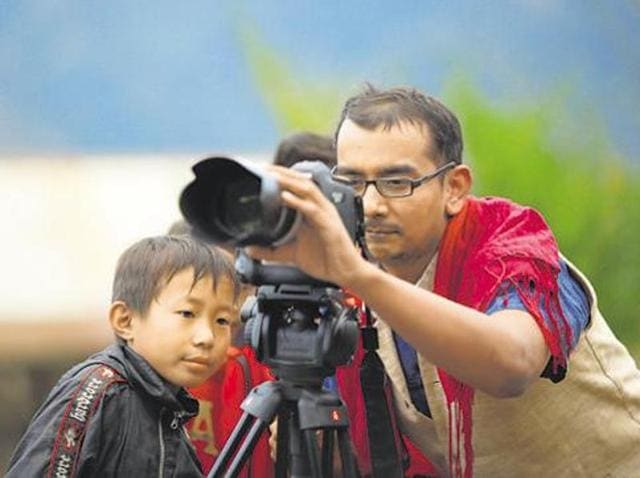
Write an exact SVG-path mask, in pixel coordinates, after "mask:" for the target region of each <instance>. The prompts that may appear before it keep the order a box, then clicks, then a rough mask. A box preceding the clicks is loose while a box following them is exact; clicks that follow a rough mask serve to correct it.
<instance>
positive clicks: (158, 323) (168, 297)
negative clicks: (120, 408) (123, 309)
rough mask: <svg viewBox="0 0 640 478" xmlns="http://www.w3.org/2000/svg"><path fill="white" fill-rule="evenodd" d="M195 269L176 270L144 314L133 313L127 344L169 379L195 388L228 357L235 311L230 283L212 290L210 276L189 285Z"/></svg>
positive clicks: (221, 282) (219, 283) (223, 280)
mask: <svg viewBox="0 0 640 478" xmlns="http://www.w3.org/2000/svg"><path fill="white" fill-rule="evenodd" d="M192 284H193V271H192V269H186V270H183V271H180V272H179V273H177V274H176V275H175V276H174V277H173V278H172V279H171V281H170V282H169V283H168V284H167V285H166V286H165V287H164V288H163V289H162V290H161V291H160V293H159V294H158V296H157V297H156V298H155V299H154V300H153V301H152V302H151V305H150V307H149V310H148V312H147V313H146V316H145V317H141V316H140V315H138V314H134V316H133V318H132V323H131V338H130V339H129V345H130V346H131V348H133V350H135V351H136V352H138V353H139V354H140V355H142V356H143V357H144V358H145V359H146V360H147V361H148V362H149V363H150V364H151V366H152V367H153V368H154V369H155V370H156V372H158V373H159V374H160V375H161V376H162V377H164V378H165V380H167V381H168V382H170V383H172V384H174V385H179V386H182V387H193V386H196V385H199V384H201V383H202V382H204V381H205V380H206V379H207V378H208V377H209V376H211V375H212V374H213V373H214V372H216V371H217V370H218V369H219V368H220V366H221V365H222V364H223V363H224V362H225V360H226V352H227V349H228V347H229V345H230V342H231V328H230V324H231V320H232V318H233V314H234V303H233V284H232V283H231V281H230V280H229V279H228V278H227V277H221V278H220V279H219V280H218V281H217V288H216V289H214V288H213V280H212V278H211V277H210V276H206V277H203V278H202V279H200V280H199V281H198V282H196V283H195V285H193V287H192Z"/></svg>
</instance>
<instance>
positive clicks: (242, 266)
mask: <svg viewBox="0 0 640 478" xmlns="http://www.w3.org/2000/svg"><path fill="white" fill-rule="evenodd" d="M236 271H237V272H238V273H239V274H240V276H241V278H242V280H243V281H246V282H250V283H252V284H256V285H259V286H260V287H259V288H258V291H257V294H256V297H255V298H254V299H249V300H248V301H247V302H246V303H245V305H244V306H243V307H242V311H241V317H242V320H243V321H244V322H245V323H246V325H245V342H247V343H249V344H251V346H252V347H253V348H254V350H255V351H256V356H257V358H258V360H260V361H261V362H262V363H264V364H265V365H267V366H269V367H270V368H271V369H272V371H273V372H274V374H275V375H276V376H277V377H278V378H280V379H283V380H287V381H290V382H293V383H295V384H299V385H306V386H317V387H318V388H319V387H320V385H321V384H322V380H323V379H324V378H325V377H328V376H330V375H333V374H334V373H335V367H336V366H338V365H343V364H346V363H347V362H348V361H349V359H350V358H351V356H352V355H353V353H354V351H355V347H356V344H357V340H358V333H359V327H358V320H357V309H355V308H349V307H346V306H344V305H343V299H344V297H343V293H342V291H341V290H340V289H338V288H337V287H336V286H335V285H333V284H330V283H326V282H322V281H318V280H317V279H315V278H313V277H311V276H308V275H306V274H304V273H302V272H301V271H300V270H298V269H296V268H294V267H288V266H283V265H265V264H262V263H261V262H259V261H256V260H254V259H251V258H249V257H248V256H247V255H246V254H244V252H242V251H239V252H238V254H237V257H236Z"/></svg>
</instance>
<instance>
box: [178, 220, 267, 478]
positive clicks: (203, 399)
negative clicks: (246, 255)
mask: <svg viewBox="0 0 640 478" xmlns="http://www.w3.org/2000/svg"><path fill="white" fill-rule="evenodd" d="M168 232H169V234H173V235H179V236H180V235H189V236H190V235H192V234H193V231H192V229H191V227H190V226H189V225H188V224H187V223H186V222H184V221H178V222H175V223H174V224H173V225H172V226H171V227H170V228H169V231H168ZM183 237H184V236H183ZM207 247H210V248H211V249H212V250H215V251H218V253H220V254H224V255H225V256H226V257H228V258H229V259H230V260H233V255H232V253H231V251H228V250H226V249H223V248H222V247H221V246H215V245H212V244H208V245H207ZM253 292H254V288H253V287H252V286H250V285H247V284H244V285H241V286H240V292H239V294H238V298H237V301H236V304H235V308H234V314H233V317H232V322H231V336H232V342H234V337H236V340H237V341H236V342H235V343H233V345H237V346H233V345H230V346H229V347H228V348H227V351H226V362H225V363H224V364H223V365H222V366H221V367H220V368H219V370H218V371H217V372H216V373H215V374H214V375H212V376H211V377H210V378H209V379H207V380H206V381H205V382H204V383H202V384H201V385H199V386H197V387H193V388H190V389H189V391H190V392H191V393H192V394H193V396H194V397H195V398H197V399H198V403H199V405H200V411H199V413H198V415H197V416H196V417H195V418H194V419H193V420H190V421H189V422H188V423H187V429H188V431H189V435H190V437H191V440H192V441H193V444H194V446H195V448H196V454H197V456H198V459H199V460H200V463H201V464H202V468H203V471H204V473H205V474H206V473H208V472H209V470H210V469H211V468H212V467H213V463H214V462H215V460H216V458H217V457H218V455H219V454H220V451H221V450H222V447H223V446H224V444H225V443H226V441H227V440H228V439H229V436H230V435H231V432H232V431H233V429H234V428H235V425H236V423H237V422H238V420H239V419H240V417H241V416H242V413H243V412H242V409H241V408H240V405H241V403H242V401H243V400H244V399H245V397H246V396H247V395H248V393H249V392H250V391H251V389H252V388H253V387H255V386H257V385H259V384H261V383H262V382H265V381H267V380H272V379H273V376H272V375H271V373H270V371H269V369H268V368H267V367H265V366H264V365H262V364H261V363H260V362H258V361H257V359H256V358H255V353H254V352H253V349H252V348H251V347H250V346H248V345H241V344H240V343H239V341H240V340H242V339H243V337H241V336H242V325H241V323H240V317H239V312H240V310H239V309H240V306H241V305H242V303H243V302H244V300H245V299H246V298H247V297H248V296H250V295H253ZM273 471H274V466H273V461H272V460H271V457H270V456H269V445H268V441H267V436H266V435H263V436H262V437H260V439H259V440H258V442H257V443H256V446H255V448H254V449H253V451H252V453H251V457H250V459H249V460H247V464H246V465H245V466H244V467H243V469H242V471H241V472H240V474H239V477H240V478H251V477H258V476H259V477H261V478H269V477H271V476H273Z"/></svg>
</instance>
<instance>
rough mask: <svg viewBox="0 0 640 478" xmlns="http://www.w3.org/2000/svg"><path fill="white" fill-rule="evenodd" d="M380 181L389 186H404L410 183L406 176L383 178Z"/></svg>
mask: <svg viewBox="0 0 640 478" xmlns="http://www.w3.org/2000/svg"><path fill="white" fill-rule="evenodd" d="M380 181H381V182H382V183H384V185H385V186H389V187H392V188H394V187H396V188H397V187H403V186H406V185H407V183H409V180H408V179H404V178H394V179H381V180H380Z"/></svg>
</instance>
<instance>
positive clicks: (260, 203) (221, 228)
mask: <svg viewBox="0 0 640 478" xmlns="http://www.w3.org/2000/svg"><path fill="white" fill-rule="evenodd" d="M292 169H295V170H297V171H302V172H306V173H310V174H311V178H312V180H313V181H314V182H315V183H316V184H317V185H318V187H319V189H320V190H321V191H322V193H323V195H324V196H325V197H326V198H327V199H329V200H330V201H331V202H332V204H333V205H334V206H335V207H336V209H337V210H338V213H339V215H340V218H341V219H342V222H343V223H344V225H345V228H346V229H347V231H348V232H349V235H350V236H351V238H352V239H353V240H354V241H356V240H357V239H359V238H362V237H363V223H362V201H361V199H360V198H359V197H357V196H355V195H354V193H353V190H352V188H351V187H350V186H348V185H346V184H343V183H340V182H338V181H335V180H334V179H333V178H332V177H331V172H330V171H329V168H328V167H327V166H326V165H325V164H323V163H321V162H319V161H302V162H300V163H297V164H295V165H294V166H293V167H292ZM193 172H194V173H195V175H196V179H195V180H194V181H192V182H191V183H190V184H188V185H187V186H186V188H185V189H184V191H183V192H182V195H181V197H180V209H181V211H182V214H183V215H184V217H185V219H186V220H187V222H189V223H190V224H191V225H192V226H193V227H194V228H195V230H196V231H197V232H198V233H199V234H201V235H203V236H204V237H205V238H206V239H207V240H209V241H211V242H213V243H217V244H220V243H224V244H229V245H233V246H247V245H260V246H279V245H281V244H284V243H286V242H287V241H289V240H291V239H292V238H293V237H294V236H295V233H296V230H297V227H298V225H299V223H300V221H301V217H300V214H299V213H298V212H297V211H295V210H293V209H291V208H289V207H286V206H284V205H283V204H282V201H281V199H280V186H279V185H278V182H277V180H276V178H275V176H274V175H273V174H271V173H269V172H268V171H267V170H265V169H264V168H262V167H261V166H260V165H256V164H253V163H251V162H248V161H243V160H234V159H230V158H227V157H222V156H219V157H212V158H208V159H204V160H202V161H200V162H198V163H197V164H196V165H195V166H194V167H193Z"/></svg>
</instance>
